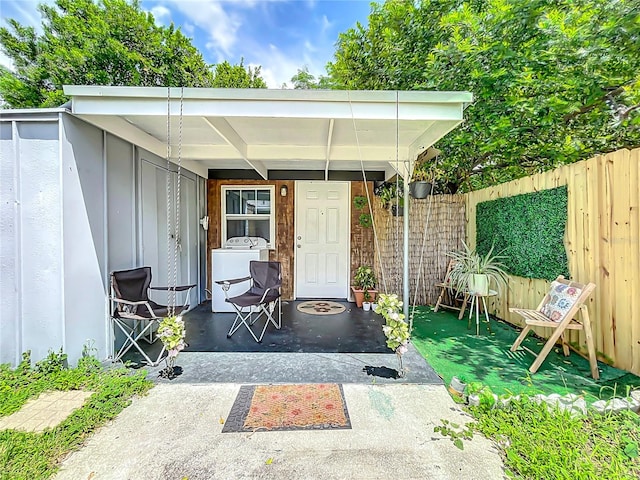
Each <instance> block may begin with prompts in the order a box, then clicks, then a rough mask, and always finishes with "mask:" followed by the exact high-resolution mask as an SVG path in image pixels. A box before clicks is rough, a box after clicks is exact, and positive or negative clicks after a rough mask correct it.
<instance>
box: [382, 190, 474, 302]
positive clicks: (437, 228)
mask: <svg viewBox="0 0 640 480" xmlns="http://www.w3.org/2000/svg"><path fill="white" fill-rule="evenodd" d="M409 208H410V212H409V283H410V290H409V291H410V295H411V301H412V302H413V301H414V295H415V293H416V290H415V289H416V284H417V282H418V273H419V270H420V258H421V256H422V274H421V275H420V284H419V288H418V292H417V299H416V301H415V303H416V304H417V305H424V304H435V303H436V300H437V298H438V294H439V290H438V289H436V288H435V286H434V285H435V284H436V283H438V282H441V281H442V280H443V279H444V275H445V272H446V269H447V263H448V262H449V257H447V256H446V253H447V252H449V251H451V250H456V249H459V248H461V247H462V241H463V240H464V237H465V217H464V209H465V198H464V196H463V195H433V196H432V197H428V198H426V199H424V200H415V199H413V198H412V199H410V204H409ZM373 217H374V221H375V223H376V233H377V236H378V244H379V245H378V246H379V248H380V259H379V258H378V255H375V268H376V275H377V277H378V289H379V290H380V291H384V286H383V275H384V278H385V280H386V286H387V292H388V293H397V294H398V295H400V296H402V258H403V247H402V238H403V232H404V223H403V217H395V216H393V215H391V212H390V210H389V209H386V208H383V206H382V203H381V202H380V199H379V198H377V197H376V198H375V202H374V212H373ZM425 231H426V236H425ZM423 239H424V240H423ZM423 244H424V248H423ZM380 260H381V262H382V263H380Z"/></svg>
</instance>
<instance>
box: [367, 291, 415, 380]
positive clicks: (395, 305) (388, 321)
mask: <svg viewBox="0 0 640 480" xmlns="http://www.w3.org/2000/svg"><path fill="white" fill-rule="evenodd" d="M401 308H402V300H400V299H399V298H398V295H396V294H395V293H394V294H391V295H388V294H384V293H383V294H380V295H379V296H378V304H377V306H376V309H375V312H376V313H378V314H380V315H382V316H383V317H384V320H385V325H384V326H383V327H382V331H383V332H384V335H385V337H387V347H389V348H390V349H391V350H393V351H394V352H395V353H396V355H397V356H398V361H399V362H400V370H399V371H398V374H399V376H400V377H404V368H403V366H402V355H404V354H405V353H407V350H408V345H409V340H410V338H411V333H410V332H409V325H408V324H407V322H405V320H404V319H405V316H404V313H400V309H401Z"/></svg>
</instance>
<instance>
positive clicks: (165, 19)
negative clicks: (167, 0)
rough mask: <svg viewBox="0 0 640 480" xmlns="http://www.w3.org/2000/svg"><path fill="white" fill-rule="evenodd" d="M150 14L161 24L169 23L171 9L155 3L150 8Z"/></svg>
mask: <svg viewBox="0 0 640 480" xmlns="http://www.w3.org/2000/svg"><path fill="white" fill-rule="evenodd" d="M151 14H152V15H153V18H155V20H156V22H158V23H162V24H169V23H171V10H169V9H168V8H167V7H165V6H163V5H156V6H155V7H153V8H152V9H151Z"/></svg>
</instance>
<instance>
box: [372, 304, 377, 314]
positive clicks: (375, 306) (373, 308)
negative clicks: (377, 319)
mask: <svg viewBox="0 0 640 480" xmlns="http://www.w3.org/2000/svg"><path fill="white" fill-rule="evenodd" d="M376 308H378V304H377V303H372V304H371V310H373V311H374V312H375V310H376Z"/></svg>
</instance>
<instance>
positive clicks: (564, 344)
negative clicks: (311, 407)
mask: <svg viewBox="0 0 640 480" xmlns="http://www.w3.org/2000/svg"><path fill="white" fill-rule="evenodd" d="M566 333H567V332H563V334H562V335H560V341H561V342H562V353H563V354H564V356H565V357H568V356H569V343H568V342H567V339H566V338H565V336H566Z"/></svg>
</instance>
